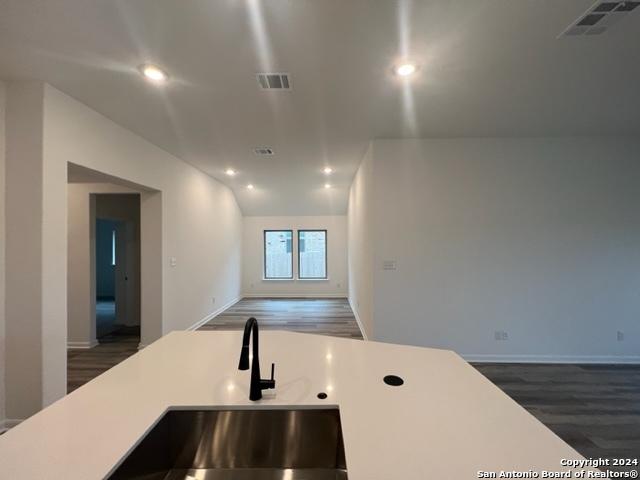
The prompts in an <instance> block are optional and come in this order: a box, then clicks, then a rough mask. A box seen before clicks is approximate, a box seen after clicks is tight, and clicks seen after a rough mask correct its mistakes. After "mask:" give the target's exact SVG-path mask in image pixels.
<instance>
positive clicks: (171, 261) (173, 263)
mask: <svg viewBox="0 0 640 480" xmlns="http://www.w3.org/2000/svg"><path fill="white" fill-rule="evenodd" d="M177 264H178V260H177V259H176V257H171V258H170V259H169V265H171V266H172V267H175V266H176V265H177Z"/></svg>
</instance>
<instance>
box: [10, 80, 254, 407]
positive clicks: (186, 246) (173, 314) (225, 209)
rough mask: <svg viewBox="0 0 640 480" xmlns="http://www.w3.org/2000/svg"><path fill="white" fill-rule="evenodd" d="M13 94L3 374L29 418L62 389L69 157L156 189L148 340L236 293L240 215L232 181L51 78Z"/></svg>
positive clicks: (16, 87) (145, 201) (145, 229)
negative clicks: (154, 304) (154, 300)
mask: <svg viewBox="0 0 640 480" xmlns="http://www.w3.org/2000/svg"><path fill="white" fill-rule="evenodd" d="M8 104H9V106H10V107H11V108H9V110H10V111H11V112H12V116H11V115H9V118H10V119H11V121H8V122H7V142H8V149H7V164H8V165H11V169H9V168H8V170H7V177H8V179H9V180H8V181H7V186H9V185H11V187H12V188H11V192H8V194H7V225H8V226H9V225H12V227H15V228H14V229H13V230H12V235H11V236H9V235H8V236H7V248H8V249H9V248H10V247H11V248H13V252H14V254H13V255H10V254H7V273H9V270H10V269H11V271H12V273H13V276H10V275H9V274H8V275H7V299H9V298H10V292H12V293H13V294H14V295H13V296H12V305H11V309H9V308H7V337H8V338H9V339H10V341H9V342H7V346H9V345H11V348H12V352H11V353H12V354H13V356H11V358H8V361H7V370H8V371H12V372H13V375H12V376H10V375H9V374H8V375H7V379H8V380H9V379H11V380H12V381H13V382H14V383H15V385H13V386H15V388H12V389H11V390H10V391H9V392H8V395H7V407H8V408H9V407H11V408H12V410H11V412H9V411H7V416H10V418H25V417H26V416H29V415H31V414H32V413H34V412H36V411H37V410H38V409H39V408H42V407H43V406H46V405H47V404H49V403H51V402H52V401H54V400H55V399H57V398H59V397H60V396H62V395H64V393H65V391H66V336H67V328H66V322H67V302H66V299H67V295H66V282H60V281H59V279H60V278H61V277H65V276H66V274H67V272H66V270H67V255H66V251H67V229H66V228H64V227H63V228H60V226H61V225H66V222H67V198H66V195H67V194H66V191H67V163H68V162H71V163H74V164H76V165H80V166H84V167H87V168H90V169H93V170H96V171H98V172H103V173H105V174H107V175H111V176H113V177H115V178H119V179H125V180H127V181H129V182H133V183H135V184H137V185H142V186H145V187H148V188H149V189H153V190H155V191H157V192H158V193H155V194H150V195H147V196H143V197H142V198H141V211H142V219H141V234H142V236H143V237H144V235H146V234H151V232H156V233H157V236H160V237H161V239H162V243H161V246H159V247H158V248H157V249H156V251H154V252H142V264H143V269H144V265H152V264H153V262H152V261H149V257H153V256H154V255H155V256H156V257H157V258H158V259H160V261H158V262H157V263H158V266H157V272H156V274H155V275H153V278H155V283H156V284H155V285H154V286H153V288H161V291H162V295H161V298H162V308H161V309H158V310H157V312H154V313H155V316H156V318H158V319H160V326H159V328H158V330H157V331H155V332H154V333H153V335H152V336H151V337H150V338H148V339H146V340H148V341H151V340H153V339H155V338H158V336H160V335H161V334H162V333H166V332H168V331H171V330H174V329H185V328H188V327H190V326H191V325H193V324H195V323H197V322H199V321H201V320H202V319H205V318H208V317H209V316H210V315H211V314H212V313H213V312H215V311H216V309H217V308H219V307H220V306H222V305H224V304H225V303H229V302H232V301H234V300H235V299H236V298H238V296H239V294H240V286H241V268H240V267H241V264H240V256H241V238H242V216H241V212H240V209H239V208H238V205H237V203H236V200H235V197H234V196H233V193H232V192H231V191H230V190H229V189H228V188H227V187H225V186H223V185H222V184H220V183H219V182H217V181H215V180H214V179H212V178H211V177H209V176H208V175H206V174H204V173H202V172H201V171H199V170H197V169H195V168H193V167H191V166H190V165H188V164H186V163H184V162H182V161H180V160H179V159H177V158H175V157H173V156H171V155H170V154H168V153H166V152H164V151H163V150H160V149H159V148H157V147H155V146H153V145H152V144H150V143H148V142H147V141H145V140H143V139H142V138H140V137H138V136H136V135H135V134H133V133H132V132H130V131H128V130H126V129H124V128H122V127H120V126H119V125H117V124H115V123H113V122H112V121H110V120H109V119H107V118H106V117H104V116H102V115H100V114H98V113H97V112H95V111H93V110H91V109H89V108H88V107H86V106H85V105H83V104H81V103H79V102H78V101H76V100H74V99H72V98H71V97H69V96H67V95H65V94H63V93H61V92H59V91H58V90H56V89H55V88H53V87H51V86H49V85H43V84H38V83H35V84H34V83H29V84H21V83H17V84H13V85H12V86H11V88H10V89H9V95H8ZM11 112H10V113H11ZM9 193H10V194H9ZM159 207H161V212H162V214H161V217H159V218H155V219H153V221H151V220H148V219H147V220H145V215H144V212H145V211H148V210H150V209H152V208H153V209H156V210H157V211H160V208H159ZM25 208H26V209H25ZM25 212H27V213H28V215H26V216H25ZM32 212H33V214H31V213H32ZM158 244H159V245H160V242H158ZM171 257H175V258H176V261H177V263H176V266H175V267H172V266H170V262H169V258H171ZM10 263H11V264H12V265H13V266H11V265H9V264H10ZM147 273H148V272H147ZM143 276H144V272H143ZM146 288H149V286H148V285H147V286H145V285H143V286H142V290H143V291H142V297H143V298H145V295H147V296H148V295H149V292H148V291H147V290H145V289H146ZM156 297H157V295H156ZM213 297H215V298H216V304H215V305H214V304H213V301H212V298H213ZM7 306H8V307H9V303H8V302H7ZM147 313H149V312H147ZM144 315H145V313H144V311H143V318H144ZM12 334H13V336H12ZM14 337H15V341H14ZM143 341H145V339H144V338H143ZM8 388H9V384H8Z"/></svg>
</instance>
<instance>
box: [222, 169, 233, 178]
mask: <svg viewBox="0 0 640 480" xmlns="http://www.w3.org/2000/svg"><path fill="white" fill-rule="evenodd" d="M224 173H226V174H227V175H229V176H230V177H233V176H234V175H235V174H236V171H235V170H234V169H233V168H227V169H226V170H225V171H224Z"/></svg>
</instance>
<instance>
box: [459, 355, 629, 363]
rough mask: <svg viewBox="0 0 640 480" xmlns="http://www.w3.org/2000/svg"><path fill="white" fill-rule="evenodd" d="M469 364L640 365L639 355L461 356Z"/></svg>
mask: <svg viewBox="0 0 640 480" xmlns="http://www.w3.org/2000/svg"><path fill="white" fill-rule="evenodd" d="M460 356H461V357H462V358H464V359H465V360H466V361H467V362H475V363H587V364H621V363H625V364H640V356H638V355H491V354H470V355H466V354H460Z"/></svg>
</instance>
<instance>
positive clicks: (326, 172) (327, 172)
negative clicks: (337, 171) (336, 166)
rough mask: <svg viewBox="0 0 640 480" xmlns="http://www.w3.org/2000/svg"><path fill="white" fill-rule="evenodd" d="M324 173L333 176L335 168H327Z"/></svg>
mask: <svg viewBox="0 0 640 480" xmlns="http://www.w3.org/2000/svg"><path fill="white" fill-rule="evenodd" d="M323 172H324V174H325V175H331V174H332V173H333V168H331V167H325V168H324V170H323Z"/></svg>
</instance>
